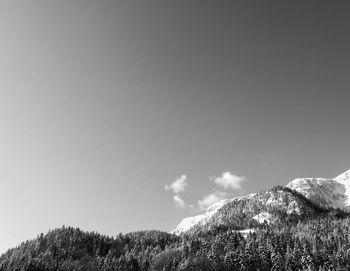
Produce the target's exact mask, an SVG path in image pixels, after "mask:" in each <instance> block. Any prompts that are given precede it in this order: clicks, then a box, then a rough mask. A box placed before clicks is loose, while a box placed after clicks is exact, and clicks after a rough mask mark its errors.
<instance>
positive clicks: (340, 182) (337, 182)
mask: <svg viewBox="0 0 350 271" xmlns="http://www.w3.org/2000/svg"><path fill="white" fill-rule="evenodd" d="M284 187H286V188H289V189H291V190H293V191H296V192H297V193H299V194H300V195H302V196H304V197H305V198H306V199H308V200H309V201H310V202H312V203H315V204H317V205H319V206H320V207H321V208H335V209H337V208H339V209H345V210H350V170H347V171H345V172H343V173H342V174H340V175H338V176H337V177H335V178H334V179H326V178H297V179H294V180H292V181H291V182H289V183H288V184H287V185H286V186H284ZM272 189H273V188H272ZM258 194H259V193H258ZM255 195H257V194H250V195H247V196H243V197H236V198H232V199H225V200H221V201H219V202H217V203H214V204H213V205H211V206H209V207H208V209H207V211H206V212H205V213H203V214H200V215H197V216H194V217H187V218H184V219H183V220H182V221H181V222H180V223H179V225H178V226H177V227H176V228H175V230H173V231H172V233H175V234H181V233H185V232H187V231H189V230H191V229H192V228H194V227H206V226H208V225H209V224H208V223H209V222H210V221H211V220H212V218H213V217H215V215H216V214H217V213H218V212H219V211H220V209H222V208H223V207H224V206H225V205H229V204H230V203H232V202H234V201H237V200H239V199H249V198H253V197H254V196H255ZM274 200H278V198H274ZM267 203H268V202H267ZM295 208H298V207H295ZM296 211H297V209H296ZM254 217H255V220H256V221H258V222H260V223H263V222H264V221H267V222H268V223H269V222H271V221H270V220H271V219H272V218H271V214H269V213H266V212H260V213H257V214H255V215H254V216H253V218H254Z"/></svg>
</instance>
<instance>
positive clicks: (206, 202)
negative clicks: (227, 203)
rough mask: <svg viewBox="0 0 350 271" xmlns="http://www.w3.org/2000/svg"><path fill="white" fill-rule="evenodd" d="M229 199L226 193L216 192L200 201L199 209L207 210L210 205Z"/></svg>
mask: <svg viewBox="0 0 350 271" xmlns="http://www.w3.org/2000/svg"><path fill="white" fill-rule="evenodd" d="M226 197H227V194H226V193H225V192H215V193H212V194H209V195H206V196H205V197H204V198H203V199H201V200H199V201H198V207H199V209H200V210H206V209H207V208H208V207H209V206H210V205H213V204H214V203H216V202H218V201H220V200H223V199H225V198H226Z"/></svg>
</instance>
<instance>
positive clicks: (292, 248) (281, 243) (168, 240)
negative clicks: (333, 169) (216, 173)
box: [0, 215, 350, 271]
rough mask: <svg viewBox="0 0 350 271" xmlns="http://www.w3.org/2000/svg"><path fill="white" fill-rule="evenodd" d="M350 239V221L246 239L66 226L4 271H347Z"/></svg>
mask: <svg viewBox="0 0 350 271" xmlns="http://www.w3.org/2000/svg"><path fill="white" fill-rule="evenodd" d="M349 234H350V219H349V218H342V219H341V218H336V217H335V216H333V215H330V216H328V217H326V218H315V219H312V217H311V218H310V219H309V220H308V221H304V222H299V223H298V224H296V225H289V224H276V225H274V226H269V225H264V226H263V227H261V228H260V229H258V230H256V231H255V232H253V233H251V234H249V235H248V236H247V238H243V236H242V235H241V234H240V233H239V232H237V231H232V230H231V229H228V228H227V227H218V228H215V229H210V230H207V231H205V232H204V231H200V232H194V233H192V234H191V235H189V234H186V235H183V236H180V237H179V236H175V235H172V234H169V233H165V232H160V231H141V232H134V233H130V234H119V235H118V236H116V237H114V238H112V237H107V236H104V235H100V234H98V233H94V232H90V233H88V232H83V231H81V230H79V229H75V228H71V227H68V228H66V227H63V228H60V229H56V230H53V231H50V232H49V233H47V234H46V235H43V234H41V235H40V236H38V237H37V238H36V239H34V240H31V241H27V242H25V243H22V244H21V245H20V246H18V247H16V248H13V249H10V250H9V251H7V252H6V253H5V254H3V255H2V256H1V257H0V270H4V271H5V270H6V271H12V270H18V271H23V270H33V271H34V270H35V271H44V270H45V271H51V270H52V271H53V270H55V271H56V270H59V271H68V270H71V271H73V270H74V271H78V270H87V271H89V270H91V271H92V270H94V271H95V270H99V271H115V270H123V271H129V270H130V271H131V270H133V271H146V270H170V271H171V270H174V271H175V270H223V271H226V270H316V271H319V270H350V237H349V236H350V235H349Z"/></svg>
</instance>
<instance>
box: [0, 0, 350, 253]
mask: <svg viewBox="0 0 350 271" xmlns="http://www.w3.org/2000/svg"><path fill="white" fill-rule="evenodd" d="M348 14H349V4H348V3H347V1H337V2H336V3H335V2H331V1H307V2H305V1H194V0H193V1H154V0H150V1H133V0H131V1H85V0H84V1H41V0H36V1H30V2H28V1H7V2H6V1H1V2H0V125H1V126H0V193H1V197H0V206H1V210H2V211H1V222H0V252H4V251H5V250H6V249H8V248H9V247H12V246H15V245H17V244H19V243H20V242H22V241H25V240H27V239H31V238H34V237H36V236H37V235H38V234H39V233H41V232H44V233H45V232H47V231H48V230H49V229H53V228H56V227H61V226H62V225H66V226H74V227H80V228H81V229H83V230H88V231H92V230H94V231H98V232H100V233H103V234H107V235H116V234H118V233H119V232H123V233H126V232H130V231H135V230H142V229H159V230H164V231H170V230H172V229H174V228H175V227H176V225H177V224H178V223H179V222H180V221H181V219H182V218H184V217H187V216H193V215H196V214H200V213H201V212H203V210H205V208H206V207H207V206H208V204H210V203H213V202H215V201H217V200H219V199H222V198H226V197H235V196H239V195H244V194H248V193H253V192H258V191H261V190H263V189H267V188H270V187H272V186H274V185H285V184H287V183H288V182H289V181H291V180H293V179H294V178H297V177H326V178H332V177H335V176H337V175H339V174H340V173H342V172H343V171H346V170H348V169H349V168H350V144H349V138H350V125H349V117H350V106H349V104H350V91H349V87H350V76H349V71H350V52H349V48H350V35H349V33H350V17H349V16H348Z"/></svg>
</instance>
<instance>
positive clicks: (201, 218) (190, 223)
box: [172, 199, 229, 234]
mask: <svg viewBox="0 0 350 271" xmlns="http://www.w3.org/2000/svg"><path fill="white" fill-rule="evenodd" d="M228 201H229V200H227V199H224V200H220V201H218V202H216V203H214V204H213V205H211V206H209V207H208V209H207V211H206V212H205V213H204V214H201V215H197V216H193V217H186V218H184V219H183V220H182V221H181V222H180V224H179V225H178V226H177V227H176V229H175V230H173V231H172V233H174V234H180V233H182V232H185V231H187V230H189V229H191V228H192V227H194V226H195V225H197V224H199V223H200V224H204V223H205V222H207V221H209V219H210V218H211V217H212V216H213V215H214V214H215V213H216V212H217V211H218V210H219V209H220V208H221V207H222V206H224V205H225V204H226V203H227V202H228Z"/></svg>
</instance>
